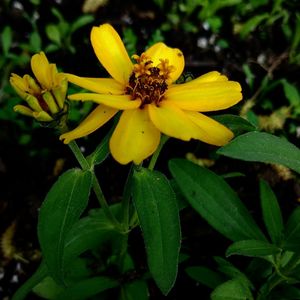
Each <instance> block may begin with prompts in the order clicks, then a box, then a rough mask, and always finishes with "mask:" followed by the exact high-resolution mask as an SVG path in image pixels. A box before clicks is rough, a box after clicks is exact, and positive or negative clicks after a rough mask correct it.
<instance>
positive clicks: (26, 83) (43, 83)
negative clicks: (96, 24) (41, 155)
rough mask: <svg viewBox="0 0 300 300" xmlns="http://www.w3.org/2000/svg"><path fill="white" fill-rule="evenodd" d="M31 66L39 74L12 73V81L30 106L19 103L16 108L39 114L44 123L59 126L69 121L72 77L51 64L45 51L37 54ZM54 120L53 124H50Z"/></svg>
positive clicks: (25, 113)
mask: <svg viewBox="0 0 300 300" xmlns="http://www.w3.org/2000/svg"><path fill="white" fill-rule="evenodd" d="M31 68H32V71H33V73H34V75H35V78H33V77H31V76H30V75H28V74H26V75H24V76H23V77H20V76H19V75H17V74H11V77H10V83H11V85H12V87H13V88H14V90H15V91H16V93H17V94H18V95H19V96H20V97H21V98H22V99H23V100H25V101H26V103H27V105H28V106H24V105H16V106H15V107H14V111H16V112H18V113H20V114H22V115H26V116H30V117H33V118H35V119H36V120H37V121H39V122H41V123H42V124H43V125H47V126H51V127H57V126H63V124H62V123H64V124H65V122H66V115H67V112H68V104H67V102H66V94H67V89H68V80H67V78H66V77H65V76H64V74H63V73H59V72H58V71H57V68H56V65H55V64H50V63H49V61H48V59H47V57H46V55H45V54H44V53H43V52H40V53H39V54H35V55H33V57H32V58H31ZM46 123H51V124H46Z"/></svg>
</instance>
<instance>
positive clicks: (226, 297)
mask: <svg viewBox="0 0 300 300" xmlns="http://www.w3.org/2000/svg"><path fill="white" fill-rule="evenodd" d="M211 300H253V296H252V294H251V291H250V289H249V287H247V286H245V285H244V284H243V283H242V282H241V281H240V280H238V279H232V280H229V281H226V282H224V283H223V284H221V285H219V286H218V287H217V288H216V289H215V290H214V291H213V292H212V294H211Z"/></svg>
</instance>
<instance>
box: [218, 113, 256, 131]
mask: <svg viewBox="0 0 300 300" xmlns="http://www.w3.org/2000/svg"><path fill="white" fill-rule="evenodd" d="M213 119H215V120H216V121H218V122H220V123H221V124H223V125H224V126H226V127H228V128H229V129H230V130H231V131H232V132H233V133H234V135H235V136H238V135H240V134H242V133H244V132H248V131H254V130H256V127H255V126H254V125H253V124H251V123H250V122H248V121H247V120H245V119H244V118H241V117H239V116H235V115H229V114H227V115H219V116H213Z"/></svg>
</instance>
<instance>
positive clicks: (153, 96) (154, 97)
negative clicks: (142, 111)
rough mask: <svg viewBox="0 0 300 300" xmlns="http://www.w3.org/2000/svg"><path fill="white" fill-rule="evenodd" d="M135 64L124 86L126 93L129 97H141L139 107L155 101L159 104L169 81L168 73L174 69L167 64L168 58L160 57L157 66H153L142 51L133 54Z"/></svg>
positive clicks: (133, 98)
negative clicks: (138, 53) (139, 54)
mask: <svg viewBox="0 0 300 300" xmlns="http://www.w3.org/2000/svg"><path fill="white" fill-rule="evenodd" d="M133 58H134V59H135V60H136V64H134V66H133V72H132V74H131V76H130V78H129V83H128V85H127V87H126V90H125V92H126V94H127V95H131V99H132V100H135V99H137V98H138V99H141V101H142V103H141V106H140V108H143V107H144V106H145V105H146V104H150V103H155V105H157V106H158V105H159V103H160V102H161V101H162V99H163V97H164V94H165V91H166V90H167V89H168V83H169V82H170V73H171V72H173V71H174V70H175V67H174V66H171V65H169V61H168V59H160V63H159V64H158V65H157V66H153V62H152V61H151V59H150V58H149V57H148V56H147V55H145V53H143V54H142V55H141V56H138V55H133Z"/></svg>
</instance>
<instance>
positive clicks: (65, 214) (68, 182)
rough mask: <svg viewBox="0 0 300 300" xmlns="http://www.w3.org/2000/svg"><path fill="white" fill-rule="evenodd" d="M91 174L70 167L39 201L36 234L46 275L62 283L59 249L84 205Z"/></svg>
mask: <svg viewBox="0 0 300 300" xmlns="http://www.w3.org/2000/svg"><path fill="white" fill-rule="evenodd" d="M91 184H92V174H91V172H90V171H82V170H80V169H72V170H69V171H67V172H65V173H64V174H63V175H61V176H60V177H59V178H58V180H57V181H56V183H55V184H54V185H53V186H52V188H51V189H50V191H49V192H48V194H47V196H46V199H45V201H44V202H43V204H42V207H41V209H40V214H39V222H38V237H39V241H40V245H41V249H42V253H43V258H44V259H45V262H46V264H47V267H48V270H49V272H50V275H51V276H52V277H53V279H54V280H55V281H57V283H61V282H63V272H64V270H63V267H64V266H63V252H64V246H65V241H66V236H67V234H68V232H69V230H70V229H71V227H72V226H73V224H74V223H75V222H76V221H77V220H78V219H79V217H80V215H81V213H82V212H83V211H84V209H85V208H86V206H87V203H88V197H89V193H90V188H91Z"/></svg>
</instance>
